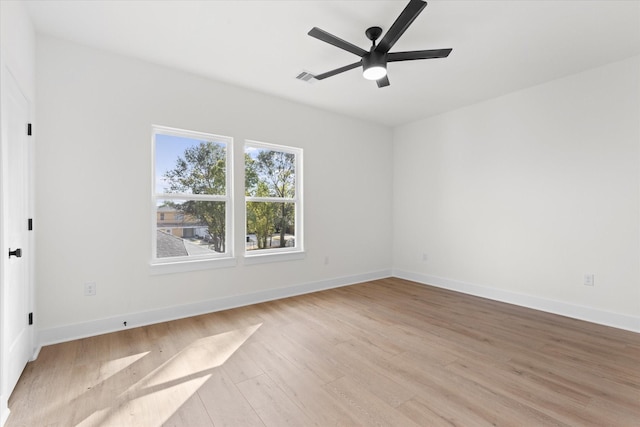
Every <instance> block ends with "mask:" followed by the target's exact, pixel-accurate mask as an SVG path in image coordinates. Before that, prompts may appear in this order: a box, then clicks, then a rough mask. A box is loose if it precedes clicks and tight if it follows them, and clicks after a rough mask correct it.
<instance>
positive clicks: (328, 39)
mask: <svg viewBox="0 0 640 427" xmlns="http://www.w3.org/2000/svg"><path fill="white" fill-rule="evenodd" d="M308 34H309V35H310V36H311V37H315V38H316V39H318V40H322V41H323V42H325V43H329V44H332V45H334V46H336V47H339V48H340V49H344V50H346V51H347V52H351V53H353V54H355V55H358V56H359V57H363V56H364V55H366V54H367V53H369V52H367V51H366V50H364V49H362V48H359V47H358V46H356V45H354V44H352V43H349V42H348V41H345V40H342V39H341V38H339V37H336V36H334V35H333V34H330V33H327V32H326V31H324V30H321V29H320V28H318V27H313V28H312V29H311V31H309V33H308Z"/></svg>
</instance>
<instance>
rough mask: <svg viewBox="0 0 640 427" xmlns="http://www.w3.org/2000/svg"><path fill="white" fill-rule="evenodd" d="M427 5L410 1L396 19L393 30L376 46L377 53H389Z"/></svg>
mask: <svg viewBox="0 0 640 427" xmlns="http://www.w3.org/2000/svg"><path fill="white" fill-rule="evenodd" d="M426 5H427V2H425V1H422V0H410V1H409V4H408V5H407V6H406V7H405V8H404V10H403V11H402V13H401V14H400V16H398V19H396V21H395V22H394V23H393V25H392V26H391V28H389V31H387V33H386V34H385V35H384V37H383V38H382V40H380V43H378V46H376V52H381V53H387V52H389V50H390V49H391V48H392V47H393V45H394V44H396V42H397V41H398V39H399V38H400V36H402V34H404V32H405V31H407V28H409V25H411V23H412V22H413V21H414V20H415V19H416V18H417V17H418V15H420V12H422V9H424V8H425V6H426Z"/></svg>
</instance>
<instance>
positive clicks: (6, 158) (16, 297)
mask: <svg viewBox="0 0 640 427" xmlns="http://www.w3.org/2000/svg"><path fill="white" fill-rule="evenodd" d="M4 71H5V74H4V76H6V78H5V79H4V81H3V83H4V84H5V85H4V87H3V92H4V93H3V105H2V107H3V111H2V120H3V121H2V141H3V147H2V148H3V153H2V157H3V158H2V167H3V169H4V170H3V172H2V184H3V185H2V192H3V193H4V196H3V197H4V199H3V203H2V204H3V215H4V218H3V225H4V227H3V234H5V237H4V238H3V239H2V249H3V251H2V253H1V254H0V256H2V257H4V263H3V264H4V269H3V270H4V271H3V272H2V274H3V275H4V277H3V282H4V286H3V289H2V317H3V318H2V352H3V354H2V361H3V365H4V366H3V370H2V371H3V372H2V374H3V375H2V376H3V378H2V393H3V394H5V396H8V395H9V394H11V391H12V390H13V388H14V387H15V385H16V383H17V382H18V379H19V378H20V374H21V373H22V371H23V369H24V367H25V365H26V364H27V362H28V361H29V359H30V357H31V356H32V351H33V338H32V331H31V328H30V327H29V321H28V319H29V308H30V306H31V289H30V277H29V259H30V257H31V256H32V254H31V253H30V249H31V247H30V245H29V231H28V207H29V169H28V167H29V138H30V137H29V136H28V135H27V125H28V122H29V101H28V100H27V98H26V97H25V96H24V95H23V93H22V92H21V91H20V89H19V87H18V84H17V83H16V81H15V80H14V78H13V76H12V75H11V73H9V72H8V70H7V69H5V70H4ZM10 251H11V252H10Z"/></svg>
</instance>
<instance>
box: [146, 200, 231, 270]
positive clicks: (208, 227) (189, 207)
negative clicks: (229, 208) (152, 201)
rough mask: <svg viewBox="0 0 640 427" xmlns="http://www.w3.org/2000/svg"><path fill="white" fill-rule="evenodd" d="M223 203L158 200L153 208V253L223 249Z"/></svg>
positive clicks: (167, 254)
mask: <svg viewBox="0 0 640 427" xmlns="http://www.w3.org/2000/svg"><path fill="white" fill-rule="evenodd" d="M225 217H226V203H225V202H210V201H195V200H170V201H169V200H161V201H159V202H158V207H157V209H156V224H157V232H156V256H157V257H158V258H167V257H183V256H202V255H210V254H212V252H218V253H224V252H225V251H226V229H225Z"/></svg>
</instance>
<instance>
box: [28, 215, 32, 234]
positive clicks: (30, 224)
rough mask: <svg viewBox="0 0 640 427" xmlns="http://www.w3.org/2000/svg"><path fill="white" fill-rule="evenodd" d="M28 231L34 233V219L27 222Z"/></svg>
mask: <svg viewBox="0 0 640 427" xmlns="http://www.w3.org/2000/svg"><path fill="white" fill-rule="evenodd" d="M27 222H28V224H27V230H29V231H32V230H33V218H29V220H28V221H27Z"/></svg>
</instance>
